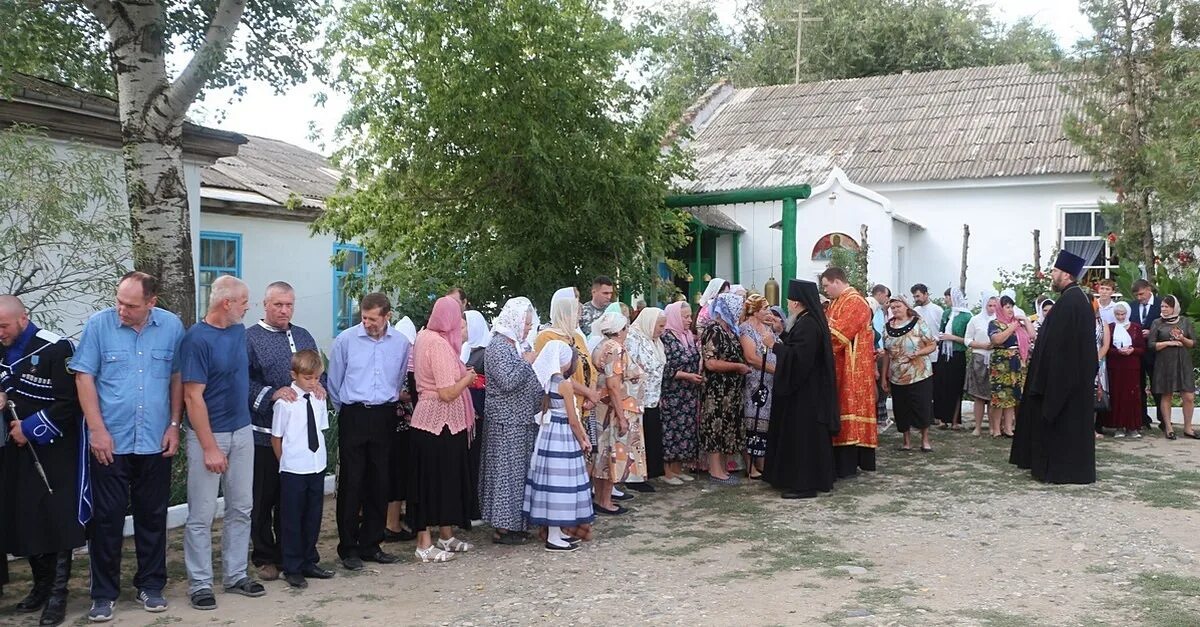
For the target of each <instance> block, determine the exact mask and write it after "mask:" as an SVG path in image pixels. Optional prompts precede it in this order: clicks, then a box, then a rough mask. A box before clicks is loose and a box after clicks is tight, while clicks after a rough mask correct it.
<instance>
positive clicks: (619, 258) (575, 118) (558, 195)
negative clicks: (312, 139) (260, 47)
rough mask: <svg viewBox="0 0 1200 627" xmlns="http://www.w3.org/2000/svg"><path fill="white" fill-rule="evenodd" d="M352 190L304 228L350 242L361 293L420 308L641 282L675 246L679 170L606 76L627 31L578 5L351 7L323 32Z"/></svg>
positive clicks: (632, 96)
mask: <svg viewBox="0 0 1200 627" xmlns="http://www.w3.org/2000/svg"><path fill="white" fill-rule="evenodd" d="M329 42H330V46H329V53H330V54H331V55H332V57H333V58H334V59H337V60H338V64H337V66H336V71H335V77H334V78H335V81H336V85H337V86H338V88H340V89H342V90H344V91H345V92H346V93H347V94H348V95H349V98H350V105H349V110H348V112H347V113H346V115H345V117H344V118H343V119H342V122H341V125H340V131H339V132H340V134H341V136H342V137H343V139H345V140H347V146H346V148H345V149H344V150H342V151H341V152H340V153H339V154H337V155H336V156H335V158H336V159H337V161H338V163H339V164H340V165H341V167H342V168H343V169H345V171H346V172H347V173H348V174H349V175H350V177H351V178H352V180H353V182H354V187H353V189H352V190H348V191H347V193H346V194H345V195H343V196H340V197H337V198H333V199H331V200H330V201H329V206H328V210H327V211H326V213H325V215H324V216H323V218H322V219H321V220H320V221H319V223H318V224H317V225H315V228H316V229H317V230H320V231H328V232H332V233H334V234H335V235H336V236H337V237H339V238H341V239H343V240H347V241H349V240H354V241H357V242H360V243H362V244H363V245H364V246H365V248H366V251H367V259H368V262H369V264H370V266H371V274H370V277H369V279H368V282H369V283H370V287H372V288H377V289H383V290H385V291H388V292H391V293H394V294H397V295H398V296H399V298H398V300H399V305H400V309H401V311H403V312H404V313H406V314H409V315H413V316H414V318H415V317H418V316H420V315H421V313H422V312H423V311H426V310H427V309H428V308H429V306H430V301H431V300H432V297H433V296H436V295H440V294H442V293H444V291H445V289H446V288H448V287H449V286H452V285H456V286H461V287H463V288H464V289H465V290H466V292H467V294H468V295H469V297H470V299H471V301H472V302H473V303H475V304H477V305H479V306H480V307H482V308H487V307H489V305H490V306H495V305H499V304H502V303H503V302H504V300H505V299H506V298H508V297H510V296H513V295H525V296H528V297H530V298H532V299H534V301H535V302H545V301H546V299H547V298H548V297H549V295H550V293H551V292H552V291H553V290H555V289H556V288H559V287H563V286H567V285H576V286H586V284H588V283H589V281H590V278H591V277H592V276H593V275H595V274H601V273H603V274H609V275H612V276H614V277H618V280H619V281H620V282H621V283H622V284H623V286H624V287H628V288H632V289H634V290H644V289H646V288H648V287H649V286H650V285H651V283H652V281H654V280H655V279H654V275H653V273H652V267H653V266H654V265H655V263H653V262H654V261H656V260H657V259H659V258H660V257H661V256H662V255H663V254H664V253H665V252H666V251H669V250H673V249H674V248H676V247H678V246H679V245H681V244H682V243H683V242H684V241H685V235H684V222H683V220H682V219H681V216H680V215H679V214H677V213H675V212H671V211H667V210H664V209H663V199H664V195H665V192H666V189H667V186H668V184H669V181H670V178H671V176H672V175H674V174H675V173H677V172H679V171H680V169H681V167H682V166H681V161H680V159H679V158H678V157H677V156H676V155H674V154H673V153H666V154H664V153H663V152H662V150H661V149H660V147H659V139H660V136H661V130H662V129H661V128H657V127H655V126H653V125H648V124H643V123H640V122H638V121H636V119H635V112H636V111H638V110H639V107H641V106H644V102H643V100H642V99H641V98H640V97H639V96H638V94H637V93H636V92H635V91H634V90H633V89H632V88H631V87H630V86H629V85H628V84H626V83H625V82H624V81H622V80H620V79H618V78H617V75H618V71H619V70H620V68H621V64H622V63H623V61H624V60H625V59H626V58H628V56H629V55H630V54H631V53H632V52H633V51H634V46H633V43H632V40H631V38H630V37H629V36H628V34H627V33H626V31H624V30H623V29H622V27H621V26H620V25H619V24H618V23H617V22H616V21H614V20H612V19H609V18H606V17H605V16H604V15H602V14H601V12H600V11H598V10H597V8H596V7H595V5H594V3H592V2H589V1H587V0H507V1H505V2H493V1H491V0H407V1H406V0H386V1H379V0H373V1H368V0H355V1H352V2H348V3H347V4H346V6H345V7H344V8H343V9H342V10H341V11H340V12H339V15H338V16H337V22H336V25H335V26H334V27H333V29H332V32H331V33H330V35H329Z"/></svg>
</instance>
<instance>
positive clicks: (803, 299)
mask: <svg viewBox="0 0 1200 627" xmlns="http://www.w3.org/2000/svg"><path fill="white" fill-rule="evenodd" d="M787 299H788V330H787V331H786V332H785V333H783V335H782V336H781V337H780V339H779V341H777V342H775V345H774V346H773V347H771V350H772V351H774V353H775V357H776V362H775V384H774V387H773V389H772V392H771V393H772V394H774V400H773V402H772V404H771V422H770V426H769V427H768V429H767V457H766V460H765V461H764V466H763V479H765V480H766V481H767V483H769V484H771V485H772V486H774V487H775V488H777V489H780V490H782V491H783V494H782V496H783V498H785V499H802V498H812V497H815V496H816V495H817V493H818V492H829V491H830V490H832V489H833V480H834V473H833V468H834V464H833V439H832V436H833V435H834V434H836V433H837V432H838V430H839V429H840V428H841V420H840V415H841V414H840V413H839V411H838V398H837V383H836V381H835V380H834V369H833V345H832V342H831V340H830V334H829V322H828V321H827V320H826V319H825V310H824V309H823V308H822V307H821V296H820V292H819V291H818V290H817V284H816V283H813V282H812V281H801V280H797V279H793V280H792V281H791V282H789V283H788V293H787Z"/></svg>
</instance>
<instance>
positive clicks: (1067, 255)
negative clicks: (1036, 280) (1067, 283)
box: [1054, 250, 1087, 279]
mask: <svg viewBox="0 0 1200 627" xmlns="http://www.w3.org/2000/svg"><path fill="white" fill-rule="evenodd" d="M1085 265H1087V261H1085V260H1084V258H1083V257H1080V256H1079V255H1076V254H1075V253H1072V252H1068V251H1065V250H1060V251H1059V252H1058V259H1056V260H1055V261H1054V267H1055V268H1058V269H1059V270H1062V271H1063V272H1066V273H1067V274H1069V275H1071V276H1072V277H1074V278H1076V279H1078V278H1079V277H1080V276H1081V275H1082V274H1083V267H1084V266H1085Z"/></svg>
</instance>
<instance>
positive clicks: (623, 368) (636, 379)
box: [592, 339, 647, 483]
mask: <svg viewBox="0 0 1200 627" xmlns="http://www.w3.org/2000/svg"><path fill="white" fill-rule="evenodd" d="M592 363H593V364H595V366H596V370H597V374H598V375H599V378H598V379H597V387H598V388H599V389H600V391H601V394H602V396H603V399H602V405H601V406H600V407H599V408H598V409H597V412H596V418H597V424H596V432H597V433H596V440H597V443H596V453H595V455H593V456H592V476H593V477H595V478H597V479H602V480H608V481H612V482H613V483H622V482H625V481H634V482H636V481H641V480H642V479H641V478H642V477H645V476H646V474H647V471H646V441H645V439H644V437H645V436H643V434H642V420H641V417H642V414H641V408H640V407H638V395H639V386H640V384H641V374H642V373H641V370H639V369H638V367H637V366H636V365H633V364H631V363H630V361H629V355H627V354H626V353H625V348H624V347H622V346H621V345H620V344H619V343H618V342H617V341H616V340H613V339H606V340H604V341H603V342H601V343H600V345H599V346H597V347H596V351H595V352H594V353H593V354H592ZM612 377H616V378H618V379H619V380H620V381H621V385H622V386H623V388H624V390H625V400H624V402H623V403H622V404H621V405H620V407H614V406H613V404H612V399H611V398H610V397H609V394H608V392H607V385H608V380H609V379H610V378H612ZM619 411H620V412H624V413H625V420H626V421H627V422H628V423H629V430H628V431H626V432H625V434H624V435H621V432H620V425H619V424H618V421H617V415H618V414H617V412H619Z"/></svg>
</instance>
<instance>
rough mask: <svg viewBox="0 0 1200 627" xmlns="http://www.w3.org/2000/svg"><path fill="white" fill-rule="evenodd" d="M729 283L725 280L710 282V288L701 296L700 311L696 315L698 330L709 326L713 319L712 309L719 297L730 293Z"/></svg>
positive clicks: (718, 279)
mask: <svg viewBox="0 0 1200 627" xmlns="http://www.w3.org/2000/svg"><path fill="white" fill-rule="evenodd" d="M730 287H731V286H730V284H729V281H726V280H725V279H720V278H717V279H713V280H711V281H709V282H708V287H706V288H704V293H703V294H701V295H700V311H699V313H697V314H696V328H697V329H699V328H701V327H705V326H708V323H709V321H710V320H711V319H712V316H711V308H712V303H713V301H714V300H716V299H717V296H720V295H721V294H724V293H726V292H728V291H729V288H730Z"/></svg>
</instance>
